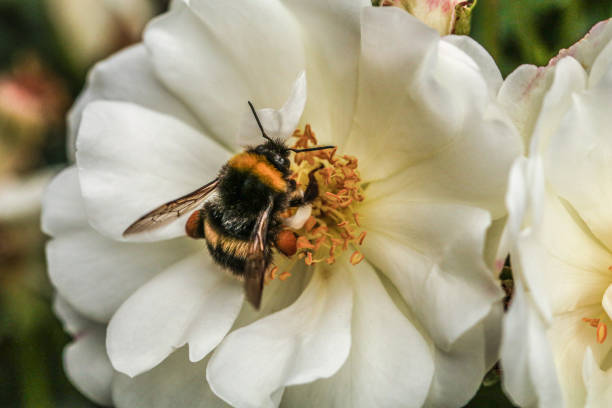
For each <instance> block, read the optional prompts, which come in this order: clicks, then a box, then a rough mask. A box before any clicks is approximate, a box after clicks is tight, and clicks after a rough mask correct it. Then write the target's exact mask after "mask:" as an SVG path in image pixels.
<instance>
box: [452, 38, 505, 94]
mask: <svg viewBox="0 0 612 408" xmlns="http://www.w3.org/2000/svg"><path fill="white" fill-rule="evenodd" d="M442 41H447V42H449V43H451V44H453V45H454V46H455V47H457V48H459V49H461V51H463V52H465V53H466V54H467V55H469V56H470V57H471V58H472V59H473V60H474V62H475V63H476V64H478V68H480V72H481V73H482V75H483V76H484V79H485V81H486V82H487V86H488V87H489V95H490V96H491V98H492V99H494V98H495V97H496V96H497V92H498V91H499V88H500V87H501V85H502V82H503V79H502V75H501V72H499V68H497V64H495V60H494V59H493V57H492V56H491V54H489V53H488V52H487V50H486V49H485V48H484V47H483V46H482V45H480V44H478V43H477V42H476V41H475V40H473V39H472V38H471V37H468V36H467V35H447V36H445V37H442Z"/></svg>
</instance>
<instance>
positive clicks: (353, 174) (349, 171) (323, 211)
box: [291, 125, 367, 265]
mask: <svg viewBox="0 0 612 408" xmlns="http://www.w3.org/2000/svg"><path fill="white" fill-rule="evenodd" d="M293 137H294V138H295V139H296V141H295V143H294V145H293V146H292V147H293V148H295V149H306V148H310V147H316V146H317V144H318V141H317V138H316V135H315V133H314V132H313V130H312V128H311V127H310V125H306V126H305V128H304V130H303V131H302V130H299V129H298V130H296V131H295V132H294V133H293ZM291 170H292V175H291V178H292V179H293V180H295V182H296V184H297V187H298V189H299V190H301V191H305V190H306V188H307V186H308V184H309V177H308V175H309V174H310V173H313V175H314V179H315V181H316V183H317V185H318V189H319V195H318V197H316V198H315V199H314V201H312V202H311V203H310V204H311V205H312V213H311V216H310V218H309V219H308V220H307V221H306V222H305V223H304V225H303V226H302V228H300V229H298V230H293V232H295V234H296V235H297V240H296V250H297V256H298V259H302V260H303V261H304V263H305V264H306V265H313V264H316V263H319V262H324V263H327V264H333V263H334V262H336V260H337V259H339V255H340V254H341V253H342V252H343V251H346V250H348V248H349V247H352V248H356V247H357V246H359V245H362V244H363V242H364V240H365V238H366V234H367V233H366V231H364V230H363V228H362V226H361V222H362V219H361V217H360V215H359V214H358V213H357V208H358V207H359V206H360V204H361V202H362V201H363V200H364V189H363V188H362V186H361V177H360V175H359V170H358V160H357V158H355V157H353V156H349V155H342V156H341V155H338V154H337V148H333V149H324V150H316V151H310V152H301V153H296V154H295V155H294V157H293V160H292V165H291ZM363 259H364V256H363V254H361V253H360V252H359V251H355V252H354V253H353V254H352V255H351V256H350V257H349V262H350V263H351V264H353V265H356V264H358V263H359V262H361V261H362V260H363Z"/></svg>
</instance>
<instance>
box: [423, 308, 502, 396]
mask: <svg viewBox="0 0 612 408" xmlns="http://www.w3.org/2000/svg"><path fill="white" fill-rule="evenodd" d="M500 310H501V304H498V305H496V308H495V309H494V310H492V311H491V314H490V316H495V315H497V317H498V318H499V317H500V315H501V313H500ZM498 322H499V321H498ZM489 334H490V333H489ZM493 334H494V336H495V338H492V339H488V338H487V337H486V333H485V325H484V322H482V323H480V324H478V325H477V326H475V327H473V328H471V329H470V330H469V331H468V332H466V333H465V334H464V335H463V336H461V337H460V338H459V339H457V341H456V342H455V343H454V344H453V345H452V347H451V349H450V350H441V349H440V348H438V347H435V348H434V364H435V373H434V378H433V381H432V384H431V388H430V390H429V395H428V396H427V403H426V406H431V407H448V406H465V405H466V404H467V403H468V401H469V400H470V399H471V398H472V397H473V396H474V395H475V394H476V392H477V391H478V388H480V385H481V383H482V378H483V377H484V375H485V373H486V372H487V371H488V370H489V369H490V368H491V365H492V364H489V363H490V362H488V361H486V357H487V356H486V353H485V352H486V346H487V345H488V344H487V341H489V342H491V343H493V344H498V343H499V336H500V333H499V332H494V333H493ZM497 352H498V350H497V349H496V350H495V357H496V358H495V360H497Z"/></svg>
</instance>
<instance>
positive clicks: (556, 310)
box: [500, 20, 612, 407]
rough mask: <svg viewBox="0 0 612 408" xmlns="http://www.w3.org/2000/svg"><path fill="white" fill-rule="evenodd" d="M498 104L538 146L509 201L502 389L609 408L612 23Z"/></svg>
mask: <svg viewBox="0 0 612 408" xmlns="http://www.w3.org/2000/svg"><path fill="white" fill-rule="evenodd" d="M500 100H501V101H502V103H503V104H504V105H505V106H506V107H507V109H508V111H509V113H510V114H511V116H513V119H514V120H515V121H516V124H517V126H518V127H519V129H520V130H521V133H522V135H523V137H524V138H525V141H526V143H529V144H530V149H529V159H521V160H519V161H518V162H517V163H516V164H515V166H514V167H513V170H512V173H511V174H512V175H511V178H510V183H509V186H510V187H509V191H508V195H507V204H508V210H509V214H510V217H509V222H508V225H509V227H508V230H507V231H506V232H507V235H506V238H507V241H506V242H508V243H509V245H511V246H512V250H511V252H510V254H511V261H512V267H513V273H514V277H515V284H516V285H515V297H514V299H513V301H512V305H511V307H510V310H509V313H508V315H507V318H506V321H505V323H504V338H503V342H502V368H503V370H504V373H505V376H504V388H505V390H506V391H507V393H508V394H509V395H510V396H511V398H512V399H513V401H514V402H515V403H516V404H518V405H520V406H530V407H531V406H542V407H553V406H554V407H560V406H566V407H583V406H588V407H603V406H610V405H612V397H611V396H609V393H610V389H609V387H610V385H612V383H610V382H608V383H607V385H605V384H606V383H605V380H603V379H605V378H606V376H609V375H610V373H609V372H608V371H607V370H608V367H609V364H608V363H607V362H606V361H607V360H606V359H607V358H608V356H609V351H610V347H611V346H612V342H611V341H610V339H609V338H608V339H606V331H607V327H609V325H610V313H611V312H612V310H611V309H610V308H609V306H608V305H609V304H610V303H609V302H610V298H609V296H610V290H608V289H609V287H610V285H611V284H612V272H611V270H610V269H609V268H610V266H612V253H611V250H612V235H610V234H611V233H610V232H611V231H612V225H610V224H611V221H612V211H610V206H609V205H608V203H607V201H608V198H609V197H610V195H611V194H612V189H611V186H612V176H611V174H610V171H609V170H608V168H609V163H610V157H611V155H612V137H611V136H612V127H611V126H610V123H609V122H610V121H609V112H610V106H611V103H610V101H612V24H611V23H610V21H609V20H608V21H606V22H602V23H600V24H598V25H596V26H595V27H594V28H593V29H592V30H591V32H590V33H589V34H588V35H587V36H586V37H585V38H584V39H583V40H581V41H580V42H578V43H577V44H576V45H574V46H573V47H571V48H569V49H568V50H563V51H562V52H561V53H560V54H559V56H558V57H557V58H555V59H553V60H552V61H551V63H550V64H549V65H548V66H547V67H543V68H536V67H533V66H522V67H520V68H518V69H517V70H516V71H515V72H514V73H512V74H511V75H510V76H509V77H508V79H507V80H506V82H505V83H504V85H503V87H502V89H501V91H500ZM604 385H605V386H604ZM606 388H607V389H606Z"/></svg>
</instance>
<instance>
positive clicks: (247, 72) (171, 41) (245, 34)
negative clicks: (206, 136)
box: [144, 0, 305, 150]
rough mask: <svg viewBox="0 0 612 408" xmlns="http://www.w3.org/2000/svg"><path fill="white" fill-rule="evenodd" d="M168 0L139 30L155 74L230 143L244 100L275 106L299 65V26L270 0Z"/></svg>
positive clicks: (301, 57)
mask: <svg viewBox="0 0 612 408" xmlns="http://www.w3.org/2000/svg"><path fill="white" fill-rule="evenodd" d="M176 3H178V4H176V5H175V6H174V7H173V9H172V10H171V11H170V13H168V14H166V15H164V16H162V17H161V18H158V19H156V20H154V21H153V22H152V23H151V24H150V25H149V27H148V29H147V31H146V32H145V36H144V38H145V44H146V46H147V48H148V49H149V51H150V52H151V58H152V61H153V64H154V66H155V70H156V72H157V75H158V77H159V78H160V80H161V81H162V82H163V83H164V84H165V85H166V86H167V87H168V89H170V90H171V92H172V93H173V94H175V95H177V96H178V97H179V98H180V99H181V100H183V101H185V103H187V104H188V105H189V107H190V109H191V110H192V111H193V112H194V113H196V114H197V115H198V117H199V118H200V120H201V121H202V122H203V123H204V125H205V129H206V130H207V131H209V132H210V134H211V135H212V136H213V137H215V138H216V139H217V140H219V141H221V142H222V143H223V144H224V145H226V146H230V147H232V148H233V149H234V150H237V149H239V147H238V146H236V145H235V137H236V134H237V131H238V128H239V124H240V118H241V117H242V115H243V114H244V113H246V112H249V108H248V105H247V101H249V100H250V101H251V102H253V104H254V105H255V106H256V107H260V106H261V107H270V106H272V107H277V106H281V105H282V104H283V103H284V102H285V100H286V98H287V95H288V94H289V91H290V89H291V87H292V84H293V82H294V81H295V78H296V77H297V76H298V74H299V73H300V72H301V71H302V70H303V69H304V65H305V64H304V61H305V59H304V54H303V47H302V44H301V40H300V32H299V26H298V25H297V23H296V22H295V20H294V19H293V18H292V16H291V15H290V13H289V12H288V11H287V10H286V8H285V7H283V6H282V5H281V4H280V2H277V1H260V2H256V3H254V2H251V1H244V0H241V1H222V2H218V1H203V0H195V1H189V2H186V1H180V2H179V1H177V2H176ZM228 18H229V20H228ZM186 56H187V57H186Z"/></svg>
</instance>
